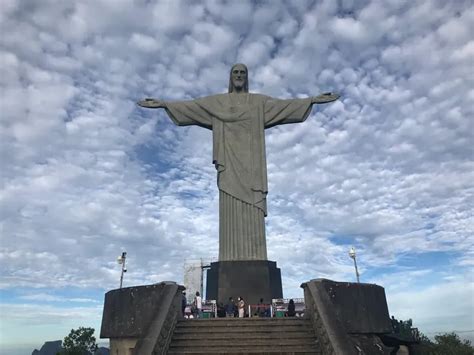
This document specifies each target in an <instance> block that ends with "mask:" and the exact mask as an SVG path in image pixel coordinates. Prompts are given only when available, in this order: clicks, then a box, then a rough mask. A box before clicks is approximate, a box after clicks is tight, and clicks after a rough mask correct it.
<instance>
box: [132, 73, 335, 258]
mask: <svg viewBox="0 0 474 355" xmlns="http://www.w3.org/2000/svg"><path fill="white" fill-rule="evenodd" d="M338 97H339V96H338V95H336V94H331V93H327V94H322V95H319V96H316V97H309V98H305V99H289V100H280V99H274V98H272V97H269V96H265V95H261V94H253V93H249V92H248V72H247V67H246V66H245V65H244V64H236V65H234V66H233V67H232V69H231V72H230V80H229V93H228V94H218V95H212V96H207V97H203V98H199V99H195V100H189V101H177V102H168V101H162V100H159V99H145V100H143V101H140V102H139V103H138V104H139V105H140V106H141V107H146V108H164V109H165V110H166V113H167V114H168V116H169V117H170V118H171V120H172V121H173V122H174V123H175V124H177V125H178V126H189V125H197V126H201V127H204V128H207V129H211V130H212V134H213V163H214V165H215V167H216V169H217V186H218V188H219V261H239V260H267V248H266V241H265V217H266V215H267V203H266V199H267V193H268V186H267V164H266V158H265V129H266V128H270V127H273V126H276V125H281V124H287V123H297V122H303V121H304V120H306V118H307V117H308V116H309V114H310V112H311V108H312V106H313V104H323V103H328V102H331V101H334V100H336V99H337V98H338Z"/></svg>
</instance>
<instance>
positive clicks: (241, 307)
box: [237, 297, 245, 318]
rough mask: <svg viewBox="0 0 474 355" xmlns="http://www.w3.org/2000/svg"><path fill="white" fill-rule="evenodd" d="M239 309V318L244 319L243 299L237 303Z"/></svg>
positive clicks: (240, 298)
mask: <svg viewBox="0 0 474 355" xmlns="http://www.w3.org/2000/svg"><path fill="white" fill-rule="evenodd" d="M237 308H238V309H239V318H244V314H245V302H244V299H243V298H242V297H239V299H238V302H237Z"/></svg>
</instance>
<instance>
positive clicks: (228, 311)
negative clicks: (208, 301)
mask: <svg viewBox="0 0 474 355" xmlns="http://www.w3.org/2000/svg"><path fill="white" fill-rule="evenodd" d="M202 302H203V301H202V297H201V295H200V293H199V292H196V294H195V296H194V300H193V302H192V304H191V316H190V318H202V317H203V311H202ZM186 307H187V299H186V292H183V293H182V302H181V312H182V315H183V316H186V314H185V313H186ZM249 309H250V312H251V314H248V312H246V311H247V309H246V304H245V300H244V299H243V297H238V298H237V301H234V298H233V297H229V299H228V301H227V303H226V304H225V305H224V304H223V302H219V303H218V304H217V310H216V315H217V317H218V318H244V317H246V316H247V317H249V316H252V317H262V318H264V317H271V316H272V313H271V305H270V304H266V303H264V300H263V298H260V302H259V303H258V304H257V305H250V307H249ZM284 315H285V317H296V316H297V314H296V310H295V302H294V301H293V300H292V299H290V301H289V303H288V307H287V311H286V312H285V313H284Z"/></svg>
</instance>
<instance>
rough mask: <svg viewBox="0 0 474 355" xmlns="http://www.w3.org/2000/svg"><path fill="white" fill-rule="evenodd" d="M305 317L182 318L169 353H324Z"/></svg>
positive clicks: (175, 331) (309, 322)
mask: <svg viewBox="0 0 474 355" xmlns="http://www.w3.org/2000/svg"><path fill="white" fill-rule="evenodd" d="M319 349H320V348H319V343H318V340H317V339H316V336H315V333H314V331H313V328H312V325H311V321H310V320H309V319H304V318H215V319H185V320H180V321H178V324H177V325H176V328H175V330H174V333H173V337H172V339H171V343H170V347H169V351H168V354H322V352H321V351H320V350H319Z"/></svg>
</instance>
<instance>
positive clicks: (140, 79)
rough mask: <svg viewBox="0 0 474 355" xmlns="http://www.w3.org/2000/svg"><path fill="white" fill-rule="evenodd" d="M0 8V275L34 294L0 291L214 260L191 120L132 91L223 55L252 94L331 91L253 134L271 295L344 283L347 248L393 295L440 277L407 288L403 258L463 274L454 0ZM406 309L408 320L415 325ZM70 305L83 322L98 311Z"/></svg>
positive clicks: (185, 84) (464, 106)
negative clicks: (306, 112) (307, 109)
mask: <svg viewBox="0 0 474 355" xmlns="http://www.w3.org/2000/svg"><path fill="white" fill-rule="evenodd" d="M2 5H3V6H2V15H1V17H0V21H2V30H3V31H2V36H0V47H1V51H0V55H1V60H2V65H1V66H0V67H1V68H0V70H1V73H0V85H1V91H2V92H1V94H2V100H1V102H0V105H1V115H0V122H1V126H0V137H1V142H2V147H1V152H2V155H1V165H2V169H1V173H2V183H3V185H2V190H1V191H0V199H1V204H2V209H1V218H2V219H1V228H2V242H1V246H0V252H1V253H0V258H1V259H0V260H1V263H2V266H3V267H2V279H1V288H2V292H5V294H9V292H11V290H14V289H18V288H22V289H25V290H26V291H28V290H30V291H31V290H33V291H35V292H31V293H26V294H23V297H30V298H27V299H25V298H23V299H19V298H18V297H19V296H18V297H16V296H11V297H13V301H18V300H21V302H22V303H25V302H27V301H29V302H33V301H35V299H34V298H35V297H37V298H38V299H37V301H38V302H39V299H40V298H41V297H43V301H47V299H48V298H49V300H50V301H51V302H55V301H54V299H53V298H57V302H62V301H61V300H68V301H66V302H70V303H71V302H72V303H71V304H73V302H75V301H74V300H73V299H74V298H76V299H78V298H79V299H80V298H86V299H87V298H89V297H82V296H81V297H69V296H66V295H62V294H61V290H62V289H63V288H67V287H70V286H71V285H74V286H78V287H80V288H83V289H84V290H90V289H95V288H102V289H103V291H105V290H107V289H110V288H114V287H117V283H118V279H119V273H120V270H119V268H118V266H117V264H116V262H115V258H116V256H117V255H118V254H120V253H121V252H122V251H123V250H127V252H128V255H129V260H128V263H129V271H128V272H127V274H126V277H125V283H126V284H127V285H133V284H143V283H152V282H157V281H162V280H165V279H167V280H169V279H173V280H176V281H178V282H180V281H182V265H183V262H184V260H185V259H193V258H194V259H196V258H200V257H204V258H212V257H215V256H216V255H217V249H218V248H217V233H218V222H217V220H218V197H217V188H216V186H215V184H216V183H215V178H216V177H215V170H214V167H213V166H212V164H211V159H212V151H211V150H212V144H211V142H212V137H211V132H209V131H207V130H203V129H199V128H195V127H192V128H184V127H175V126H174V125H173V124H171V123H170V122H169V119H168V118H167V117H166V115H165V114H164V113H163V112H159V111H150V110H149V111H147V110H142V109H138V108H137V107H136V106H135V101H136V100H138V99H140V98H142V97H147V96H153V97H159V98H163V99H166V100H179V99H190V98H194V97H200V96H204V95H209V94H212V93H221V92H225V91H226V88H227V84H228V82H227V81H228V75H229V74H228V73H229V68H230V66H231V65H232V64H233V63H235V62H239V61H244V62H246V63H247V64H248V65H249V72H250V85H251V91H254V92H262V93H265V94H269V95H274V96H277V97H285V98H287V97H304V96H308V95H317V94H319V93H322V92H326V91H335V92H339V93H341V94H342V97H341V99H340V100H339V101H338V102H336V103H333V104H331V105H325V106H322V107H317V108H315V109H314V110H313V114H312V115H311V117H310V118H309V119H308V120H307V121H306V122H305V123H303V124H298V125H287V126H282V127H276V128H272V129H271V130H269V131H267V136H266V137H267V155H268V172H269V184H270V194H269V199H268V202H269V217H268V219H267V226H268V227H267V229H268V233H267V235H268V251H269V255H270V258H271V259H272V260H277V261H278V264H279V266H280V267H281V269H282V274H283V281H284V288H285V295H291V296H293V297H297V296H298V295H301V294H302V292H301V290H300V289H299V284H300V283H301V282H304V281H307V280H309V279H312V278H315V277H320V276H323V277H328V278H333V279H339V280H342V279H350V280H352V279H353V272H352V264H351V260H350V259H349V258H348V256H347V249H348V247H349V246H350V245H355V246H356V248H357V250H358V253H359V255H360V266H361V270H362V271H363V275H364V276H367V277H368V278H369V277H370V279H372V280H380V282H381V283H382V284H383V285H386V286H387V289H388V292H387V294H388V296H389V300H392V299H393V300H395V301H390V302H391V304H390V306H391V307H392V305H393V307H394V309H395V310H400V309H401V308H402V305H403V302H408V300H409V299H410V297H413V299H416V300H417V299H421V298H422V297H425V296H426V297H429V298H430V299H432V300H434V301H433V302H435V301H436V300H439V301H440V302H441V301H443V302H444V301H445V299H444V298H443V299H442V300H441V299H437V298H436V297H437V296H436V294H437V292H438V291H439V293H440V294H443V292H445V291H443V290H447V289H449V288H451V287H452V286H456V285H458V284H456V285H454V283H453V284H451V283H446V282H445V281H437V280H436V279H431V278H430V282H431V283H432V284H430V285H424V286H423V287H425V289H418V288H417V289H415V290H413V289H412V287H413V284H412V283H411V282H413V283H416V280H417V279H416V277H423V276H425V277H426V276H427V274H426V275H418V276H417V275H415V274H413V273H414V272H424V270H430V271H432V272H433V273H444V274H443V275H444V277H445V280H450V279H449V278H450V277H454V276H455V275H456V272H457V271H455V270H454V269H453V265H455V266H456V267H458V268H460V269H461V270H462V271H463V272H465V271H466V270H471V269H469V267H472V262H471V261H470V260H472V250H473V243H472V235H473V228H472V226H473V225H474V223H473V220H472V201H473V195H474V187H473V184H472V181H474V174H473V161H472V157H473V150H472V147H471V146H472V141H473V138H474V137H473V125H472V120H470V119H469V118H470V117H472V115H473V110H472V107H473V102H474V94H473V92H474V91H473V90H472V84H473V82H472V57H473V54H472V48H473V46H472V40H471V38H470V36H469V34H470V32H469V31H468V29H469V26H470V24H471V23H472V19H473V13H474V12H473V9H472V4H470V3H469V2H462V1H460V2H448V3H444V2H440V1H427V2H420V3H401V2H398V1H394V2H386V3H384V5H383V6H382V5H381V4H380V3H378V2H376V1H372V2H364V3H359V2H357V1H343V2H341V4H340V5H338V3H337V2H334V1H321V2H317V3H315V4H314V5H311V6H312V7H310V4H309V3H306V2H296V3H289V2H283V1H282V2H271V3H258V4H256V3H254V2H250V1H239V2H235V3H232V4H231V3H225V2H216V1H207V2H194V3H192V4H190V3H189V2H186V1H158V2H152V3H150V2H147V1H134V2H132V1H119V2H117V1H96V2H94V4H93V5H92V4H91V3H89V2H87V1H77V2H74V3H57V2H54V1H43V2H41V3H39V2H31V1H27V2H14V1H7V2H5V1H4V4H2ZM431 253H439V254H440V255H442V256H443V257H442V258H441V260H442V262H440V263H438V264H436V263H434V262H433V261H432V260H431V259H430V255H431ZM415 259H416V260H419V261H420V262H422V264H421V266H420V265H418V264H416V263H415V262H414V261H413V260H415ZM407 260H411V264H410V262H408V261H407ZM407 263H408V265H407ZM423 263H424V264H423ZM425 264H426V265H425ZM406 268H408V269H409V270H410V272H411V274H410V275H411V276H410V277H408V278H407V279H408V280H410V282H405V281H404V280H403V277H401V276H400V275H403V273H402V274H400V272H401V270H404V271H406V270H407V269H406ZM387 270H389V271H387ZM450 282H454V281H450ZM389 285H390V286H389ZM460 287H461V286H460ZM39 289H41V290H44V289H52V290H53V291H57V292H51V293H49V292H46V291H44V292H43V291H41V292H39ZM36 291H38V292H36ZM392 291H393V295H394V296H393V297H392V296H391V294H390V293H391V292H392ZM460 292H461V293H462V295H461V296H462V297H463V299H464V300H466V299H467V298H468V296H469V294H470V292H471V295H472V288H471V289H469V288H467V287H464V288H462V291H460ZM28 295H30V296H28ZM461 296H460V297H461ZM31 297H33V298H31ZM51 297H52V298H51ZM443 297H444V296H443ZM446 297H447V296H446ZM397 300H398V301H397ZM76 301H77V300H76ZM100 301H101V300H100ZM397 302H398V303H397ZM420 302H421V301H420ZM29 305H31V303H30V304H27V305H26V307H24V308H21V307H20V306H15V307H16V308H15V312H18V314H19V315H18V317H22V315H21V314H22V312H25V314H26V313H27V312H29V310H30V308H29V307H30V306H29ZM71 307H72V308H71V309H73V310H74V309H75V308H74V306H71ZM420 307H421V305H420ZM469 307H471V308H469ZM423 309H425V308H423ZM463 309H464V310H466V312H467V311H468V310H469V309H472V305H471V306H469V304H468V303H467V301H463V302H462V303H460V305H459V309H458V308H456V309H454V310H453V312H454V311H455V312H460V311H461V310H463ZM425 310H427V309H425ZM2 311H3V309H2ZM50 311H51V312H55V310H52V309H50ZM96 311H97V312H98V313H97V312H96ZM413 311H414V313H413V315H410V314H409V312H407V313H406V314H404V315H406V316H410V317H413V318H414V320H415V324H416V323H417V319H416V317H417V316H418V315H420V316H419V317H420V318H422V319H423V323H420V324H422V325H423V327H427V328H429V327H431V325H430V324H434V323H430V322H431V321H430V320H429V319H428V318H426V317H425V316H424V314H425V313H426V312H425V313H416V312H415V309H413ZM87 312H88V313H87ZM87 312H86V315H87V314H88V315H89V316H91V317H96V318H94V319H96V320H95V321H96V323H97V322H98V321H97V319H99V318H100V313H101V312H100V310H98V308H95V305H94V308H93V310H92V311H90V312H89V311H87ZM93 312H96V313H94V315H93V316H92V313H93ZM456 314H457V313H456ZM444 316H446V317H448V316H449V314H447V313H443V317H444ZM52 319H55V318H54V317H53V318H52ZM81 319H82V318H81ZM449 319H451V318H449ZM437 321H438V320H437ZM449 322H451V320H449ZM463 322H464V323H462V324H461V323H459V325H460V326H461V325H462V326H464V325H466V320H465V319H464V321H463ZM53 323H54V322H53ZM15 324H19V323H18V322H16V323H15ZM447 324H448V323H447ZM449 324H450V327H453V328H454V329H455V328H457V325H456V323H449ZM51 327H53V326H51ZM420 328H421V330H422V331H423V328H422V327H420ZM48 329H49V331H52V329H53V328H48ZM430 329H431V328H430ZM51 334H53V333H51ZM54 334H57V332H56V333H54ZM43 335H44V336H45V337H46V333H44V334H43ZM15 339H16V340H15V341H17V342H20V340H21V339H20V338H15ZM44 340H46V339H44ZM2 342H5V340H4V339H2Z"/></svg>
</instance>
